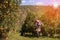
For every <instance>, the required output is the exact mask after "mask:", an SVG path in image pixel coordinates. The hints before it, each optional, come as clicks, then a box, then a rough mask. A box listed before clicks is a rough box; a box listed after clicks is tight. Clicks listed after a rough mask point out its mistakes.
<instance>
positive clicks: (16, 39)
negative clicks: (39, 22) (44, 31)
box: [9, 32, 60, 40]
mask: <svg viewBox="0 0 60 40" xmlns="http://www.w3.org/2000/svg"><path fill="white" fill-rule="evenodd" d="M9 40H60V38H49V37H39V38H37V37H28V36H27V37H24V36H20V33H18V32H16V33H15V32H10V33H9Z"/></svg>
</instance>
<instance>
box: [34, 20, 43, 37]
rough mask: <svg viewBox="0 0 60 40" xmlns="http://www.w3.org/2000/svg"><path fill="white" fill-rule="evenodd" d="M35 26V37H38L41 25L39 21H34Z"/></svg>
mask: <svg viewBox="0 0 60 40" xmlns="http://www.w3.org/2000/svg"><path fill="white" fill-rule="evenodd" d="M35 25H36V29H35V31H36V34H37V37H39V36H40V32H41V25H42V24H41V22H40V20H36V21H35Z"/></svg>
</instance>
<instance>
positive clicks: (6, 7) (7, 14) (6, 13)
mask: <svg viewBox="0 0 60 40" xmlns="http://www.w3.org/2000/svg"><path fill="white" fill-rule="evenodd" d="M18 5H19V0H0V30H1V31H0V33H1V34H0V35H3V33H6V32H9V31H10V29H11V28H14V27H15V26H16V22H17V18H18V16H17V10H18Z"/></svg>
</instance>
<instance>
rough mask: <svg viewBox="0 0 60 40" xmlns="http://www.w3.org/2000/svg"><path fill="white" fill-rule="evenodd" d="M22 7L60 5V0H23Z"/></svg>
mask: <svg viewBox="0 0 60 40" xmlns="http://www.w3.org/2000/svg"><path fill="white" fill-rule="evenodd" d="M21 5H54V6H55V5H60V0H22V3H21Z"/></svg>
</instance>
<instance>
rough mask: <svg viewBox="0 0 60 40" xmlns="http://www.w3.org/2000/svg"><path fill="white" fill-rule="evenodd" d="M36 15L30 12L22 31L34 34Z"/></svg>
mask: <svg viewBox="0 0 60 40" xmlns="http://www.w3.org/2000/svg"><path fill="white" fill-rule="evenodd" d="M35 18H36V17H35V14H33V13H32V12H29V13H28V15H27V17H26V20H25V23H24V24H23V27H22V30H23V31H26V32H27V31H28V32H32V31H34V29H35V24H34V21H35Z"/></svg>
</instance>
